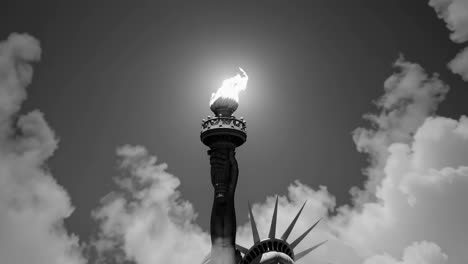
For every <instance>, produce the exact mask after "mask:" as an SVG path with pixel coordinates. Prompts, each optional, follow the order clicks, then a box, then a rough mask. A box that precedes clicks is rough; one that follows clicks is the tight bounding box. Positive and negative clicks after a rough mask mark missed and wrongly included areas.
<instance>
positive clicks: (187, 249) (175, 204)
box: [94, 146, 211, 264]
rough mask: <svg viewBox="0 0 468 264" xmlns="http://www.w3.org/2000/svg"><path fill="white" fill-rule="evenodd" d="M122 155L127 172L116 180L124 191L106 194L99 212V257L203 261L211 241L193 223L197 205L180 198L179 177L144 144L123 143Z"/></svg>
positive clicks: (147, 262) (145, 262) (147, 263)
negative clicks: (172, 173) (194, 206)
mask: <svg viewBox="0 0 468 264" xmlns="http://www.w3.org/2000/svg"><path fill="white" fill-rule="evenodd" d="M117 155H118V156H119V157H120V158H121V163H120V164H121V168H122V169H123V170H124V172H125V173H126V174H124V175H121V176H120V177H117V178H116V182H117V184H118V186H119V187H120V191H116V192H114V193H111V194H109V195H108V196H107V197H105V199H103V201H102V206H101V207H100V208H99V209H98V210H96V211H95V212H94V216H95V218H96V219H97V220H99V222H100V230H101V231H100V233H99V237H98V239H97V240H96V241H95V243H94V244H95V246H96V249H97V250H98V253H99V255H100V256H99V258H100V260H101V261H105V260H110V261H111V262H110V263H114V262H113V261H118V262H117V263H121V262H119V261H123V260H131V261H136V263H138V264H154V263H166V264H171V263H174V264H176V263H179V264H183V263H194V262H195V263H198V262H200V263H201V260H202V259H203V258H204V257H205V255H206V254H207V253H208V252H209V250H210V243H211V242H210V239H209V236H208V234H207V233H203V232H202V230H201V229H200V227H198V226H197V225H195V224H194V220H195V218H196V216H197V215H196V213H195V212H194V210H193V207H192V204H190V203H189V202H187V201H184V200H182V199H181V197H180V193H179V192H178V191H177V187H178V186H179V185H180V181H179V179H178V178H176V177H174V176H172V175H171V174H169V173H167V172H166V171H165V170H166V168H167V165H166V164H156V157H154V156H150V155H149V154H148V152H147V151H146V149H145V148H143V147H139V146H136V147H132V146H123V147H121V148H119V149H118V150H117Z"/></svg>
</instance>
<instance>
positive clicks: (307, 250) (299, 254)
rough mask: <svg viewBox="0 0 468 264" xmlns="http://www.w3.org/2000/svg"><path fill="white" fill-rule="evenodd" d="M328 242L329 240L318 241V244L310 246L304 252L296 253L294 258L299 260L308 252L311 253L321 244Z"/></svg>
mask: <svg viewBox="0 0 468 264" xmlns="http://www.w3.org/2000/svg"><path fill="white" fill-rule="evenodd" d="M326 242H327V240H325V241H323V242H320V243H318V244H317V245H315V246H313V247H311V248H308V249H306V250H304V251H302V252H299V253H297V254H296V256H295V258H294V260H295V261H298V260H300V259H301V258H303V257H305V256H306V255H307V254H309V253H310V252H312V251H313V250H315V249H316V248H318V247H320V246H321V245H323V244H325V243H326Z"/></svg>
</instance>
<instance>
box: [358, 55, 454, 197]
mask: <svg viewBox="0 0 468 264" xmlns="http://www.w3.org/2000/svg"><path fill="white" fill-rule="evenodd" d="M394 67H395V68H396V71H397V72H396V73H395V74H393V75H392V76H390V77H389V78H388V79H387V80H386V81H385V83H384V89H385V93H384V95H383V96H382V97H381V98H380V99H379V100H378V101H377V103H376V105H377V106H378V107H379V108H380V113H379V114H378V115H375V114H367V115H365V116H364V117H365V118H366V119H368V120H369V121H370V122H371V125H372V126H371V128H358V129H356V130H355V131H354V133H353V138H354V141H355V143H356V146H357V148H358V150H359V151H361V152H365V153H368V154H369V160H370V166H369V167H368V168H366V170H365V171H364V173H365V174H366V175H367V176H368V177H369V179H368V181H367V182H366V185H365V189H364V190H358V189H356V188H354V189H353V190H352V193H353V194H354V196H355V200H356V201H355V203H356V205H359V204H361V203H364V202H367V201H369V200H372V198H374V194H375V191H376V188H377V186H378V185H379V184H380V182H381V181H382V179H383V178H384V177H385V175H384V171H383V167H384V166H385V163H386V161H387V157H388V147H389V146H390V145H391V144H393V143H396V142H401V143H409V142H411V141H412V139H413V138H412V136H413V135H414V133H415V132H416V130H417V129H418V128H419V127H420V126H421V124H422V123H423V122H424V120H425V119H426V117H428V116H431V115H433V114H434V113H435V111H436V110H437V107H438V105H439V103H440V102H441V101H442V100H443V99H444V98H445V95H446V93H447V92H448V90H449V89H448V86H446V85H445V84H444V83H443V82H442V81H440V80H439V78H438V76H437V75H433V76H432V77H430V76H428V74H427V73H426V72H425V71H424V69H423V68H422V67H421V66H420V65H418V64H415V63H410V62H408V61H406V60H405V59H404V58H403V57H400V58H399V59H398V60H397V61H396V62H395V64H394Z"/></svg>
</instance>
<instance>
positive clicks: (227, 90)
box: [210, 67, 249, 108]
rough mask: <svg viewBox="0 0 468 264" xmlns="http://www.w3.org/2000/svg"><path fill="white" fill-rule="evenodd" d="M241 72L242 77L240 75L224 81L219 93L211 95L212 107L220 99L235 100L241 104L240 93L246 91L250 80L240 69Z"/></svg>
mask: <svg viewBox="0 0 468 264" xmlns="http://www.w3.org/2000/svg"><path fill="white" fill-rule="evenodd" d="M239 70H240V72H241V74H242V75H241V74H239V73H238V74H237V75H236V76H234V77H231V78H229V79H226V80H224V81H223V84H222V85H221V87H220V88H219V89H218V91H216V93H212V94H211V100H210V106H212V105H213V104H214V103H215V102H216V101H217V100H218V99H221V100H222V101H230V100H229V99H231V100H234V101H235V103H236V104H237V103H239V92H240V91H244V90H245V88H246V87H247V81H248V80H249V76H247V73H246V72H245V71H244V70H243V69H242V68H240V67H239ZM221 100H220V101H221ZM236 108H237V107H236Z"/></svg>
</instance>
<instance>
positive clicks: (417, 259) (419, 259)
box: [364, 241, 447, 264]
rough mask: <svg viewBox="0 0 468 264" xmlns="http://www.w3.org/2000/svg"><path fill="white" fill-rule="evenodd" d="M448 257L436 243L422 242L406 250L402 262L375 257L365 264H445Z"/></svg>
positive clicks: (387, 256)
mask: <svg viewBox="0 0 468 264" xmlns="http://www.w3.org/2000/svg"><path fill="white" fill-rule="evenodd" d="M444 263H447V255H446V254H444V253H443V252H442V250H441V249H440V247H439V246H437V245H436V244H434V243H430V242H427V241H422V242H419V243H414V244H412V245H411V246H408V247H407V248H405V250H404V253H403V259H402V261H397V260H396V259H395V258H393V257H392V256H389V255H386V254H384V255H378V256H373V257H371V258H368V259H366V260H365V262H364V264H444Z"/></svg>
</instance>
